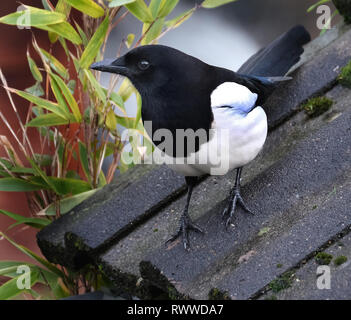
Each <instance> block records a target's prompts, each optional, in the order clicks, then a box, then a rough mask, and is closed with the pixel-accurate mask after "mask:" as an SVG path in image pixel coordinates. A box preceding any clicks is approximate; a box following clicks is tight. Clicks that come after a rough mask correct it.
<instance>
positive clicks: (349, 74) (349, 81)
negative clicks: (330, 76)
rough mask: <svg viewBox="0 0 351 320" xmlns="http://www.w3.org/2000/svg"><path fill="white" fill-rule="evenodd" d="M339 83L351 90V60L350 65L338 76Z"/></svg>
mask: <svg viewBox="0 0 351 320" xmlns="http://www.w3.org/2000/svg"><path fill="white" fill-rule="evenodd" d="M338 81H339V83H340V84H341V85H343V86H345V87H348V88H350V89H351V60H350V61H349V63H348V64H347V65H346V66H345V67H343V68H342V69H341V72H340V74H339V76H338Z"/></svg>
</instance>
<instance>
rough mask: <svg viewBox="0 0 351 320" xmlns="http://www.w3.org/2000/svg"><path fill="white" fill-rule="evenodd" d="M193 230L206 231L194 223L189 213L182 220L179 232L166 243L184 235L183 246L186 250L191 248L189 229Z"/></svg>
mask: <svg viewBox="0 0 351 320" xmlns="http://www.w3.org/2000/svg"><path fill="white" fill-rule="evenodd" d="M190 230H193V231H195V232H198V233H204V232H203V230H202V229H201V228H200V227H199V226H197V225H196V224H195V223H193V222H192V221H191V220H190V218H189V217H188V216H187V215H183V216H182V218H181V221H180V226H179V229H178V232H177V233H176V234H175V235H173V236H172V237H171V238H169V239H168V240H167V241H166V245H167V244H169V243H171V242H173V241H174V240H176V239H177V238H179V237H180V236H182V241H183V246H184V249H185V250H189V249H190V241H189V231H190Z"/></svg>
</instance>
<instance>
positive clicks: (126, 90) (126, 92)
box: [111, 78, 135, 101]
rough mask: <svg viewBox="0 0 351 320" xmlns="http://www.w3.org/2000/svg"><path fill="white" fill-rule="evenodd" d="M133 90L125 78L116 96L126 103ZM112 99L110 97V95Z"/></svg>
mask: <svg viewBox="0 0 351 320" xmlns="http://www.w3.org/2000/svg"><path fill="white" fill-rule="evenodd" d="M134 90H135V88H134V86H133V84H132V83H131V82H130V80H129V79H128V78H125V79H124V80H123V82H122V84H121V86H120V87H119V89H118V95H119V96H120V97H121V98H122V100H123V101H127V100H128V99H129V97H130V96H131V94H132V93H133V92H134ZM111 99H112V95H111Z"/></svg>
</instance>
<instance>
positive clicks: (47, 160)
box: [26, 153, 53, 170]
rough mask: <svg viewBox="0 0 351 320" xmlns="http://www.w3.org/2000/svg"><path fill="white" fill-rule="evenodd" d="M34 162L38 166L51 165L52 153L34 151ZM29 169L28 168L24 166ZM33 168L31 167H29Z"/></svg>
mask: <svg viewBox="0 0 351 320" xmlns="http://www.w3.org/2000/svg"><path fill="white" fill-rule="evenodd" d="M34 158H35V162H36V163H37V164H38V165H39V166H40V167H49V166H51V165H52V159H53V157H52V155H50V154H41V153H35V154H34ZM26 169H29V168H26ZM30 170H33V169H30Z"/></svg>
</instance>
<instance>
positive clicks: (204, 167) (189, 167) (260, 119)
mask: <svg viewBox="0 0 351 320" xmlns="http://www.w3.org/2000/svg"><path fill="white" fill-rule="evenodd" d="M256 101H257V94H255V93H252V92H251V91H250V90H249V89H248V88H247V87H245V86H242V85H239V84H237V83H234V82H226V83H223V84H221V85H220V86H218V87H217V88H216V89H215V90H214V91H213V93H212V95H211V106H212V112H213V116H214V121H213V123H212V129H211V139H210V140H209V141H208V142H207V143H204V144H202V145H201V147H200V149H199V151H198V152H197V153H195V154H192V155H191V156H190V157H188V158H186V159H184V158H182V159H177V160H178V163H175V161H176V159H174V158H171V157H168V156H166V157H165V160H166V162H167V164H168V165H169V166H170V167H171V168H172V169H173V170H175V171H177V172H179V173H181V174H183V175H185V176H200V175H203V174H211V175H223V174H226V173H227V172H228V171H230V170H232V169H234V168H238V167H242V166H244V165H246V164H248V163H249V162H250V161H252V160H253V159H254V158H255V157H256V156H257V154H258V153H259V152H260V150H261V149H262V147H263V145H264V142H265V140H266V137H267V129H268V126H267V117H266V114H265V112H264V110H263V109H262V108H261V107H255V108H254V109H252V108H253V106H254V105H255V103H256ZM251 109H252V110H251ZM194 160H195V161H194Z"/></svg>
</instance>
